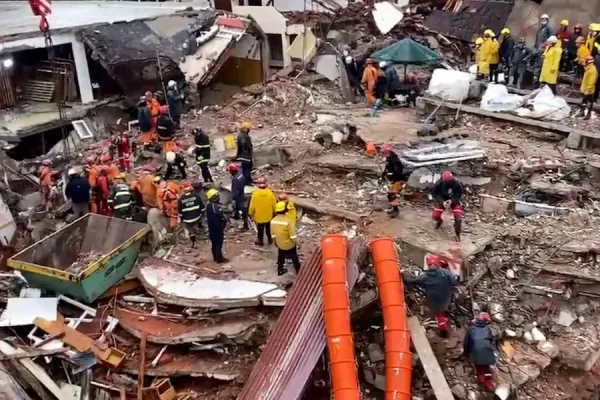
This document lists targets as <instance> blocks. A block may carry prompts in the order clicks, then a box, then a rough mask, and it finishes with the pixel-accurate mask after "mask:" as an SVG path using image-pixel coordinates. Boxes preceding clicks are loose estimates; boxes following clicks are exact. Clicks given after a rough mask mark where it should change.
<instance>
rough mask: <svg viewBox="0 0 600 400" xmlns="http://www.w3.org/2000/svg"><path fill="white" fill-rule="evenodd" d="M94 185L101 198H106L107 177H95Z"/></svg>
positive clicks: (107, 190) (108, 191) (107, 191)
mask: <svg viewBox="0 0 600 400" xmlns="http://www.w3.org/2000/svg"><path fill="white" fill-rule="evenodd" d="M96 187H97V190H98V194H99V195H100V197H101V198H103V199H107V198H108V194H109V193H110V189H109V185H108V177H107V176H104V175H100V176H99V177H98V179H96Z"/></svg>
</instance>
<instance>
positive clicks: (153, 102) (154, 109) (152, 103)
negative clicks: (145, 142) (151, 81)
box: [145, 91, 160, 141]
mask: <svg viewBox="0 0 600 400" xmlns="http://www.w3.org/2000/svg"><path fill="white" fill-rule="evenodd" d="M145 97H146V107H148V112H149V114H150V118H151V121H152V134H153V141H154V140H156V122H157V121H158V116H159V115H160V103H159V102H158V100H157V99H156V98H155V97H154V95H153V94H152V92H150V91H147V92H146V93H145Z"/></svg>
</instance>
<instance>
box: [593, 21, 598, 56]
mask: <svg viewBox="0 0 600 400" xmlns="http://www.w3.org/2000/svg"><path fill="white" fill-rule="evenodd" d="M593 29H594V43H593V44H592V50H591V52H592V56H593V57H596V56H597V55H598V53H600V51H599V50H600V24H594V27H593Z"/></svg>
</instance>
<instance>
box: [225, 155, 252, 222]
mask: <svg viewBox="0 0 600 400" xmlns="http://www.w3.org/2000/svg"><path fill="white" fill-rule="evenodd" d="M227 170H228V171H229V173H230V174H231V197H232V200H233V207H234V211H233V213H234V214H233V218H234V219H240V218H241V219H242V221H243V223H244V225H243V228H242V229H243V230H244V231H247V230H248V229H250V228H249V226H248V211H247V208H246V195H245V193H244V188H245V187H246V178H244V174H242V172H241V171H240V168H239V167H238V166H237V164H233V163H232V164H229V166H227Z"/></svg>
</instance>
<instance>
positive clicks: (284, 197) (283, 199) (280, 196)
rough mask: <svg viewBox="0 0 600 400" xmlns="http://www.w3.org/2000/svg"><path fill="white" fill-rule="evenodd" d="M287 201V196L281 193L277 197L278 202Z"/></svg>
mask: <svg viewBox="0 0 600 400" xmlns="http://www.w3.org/2000/svg"><path fill="white" fill-rule="evenodd" d="M287 200H288V197H287V194H285V193H280V194H278V195H277V201H287Z"/></svg>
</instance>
